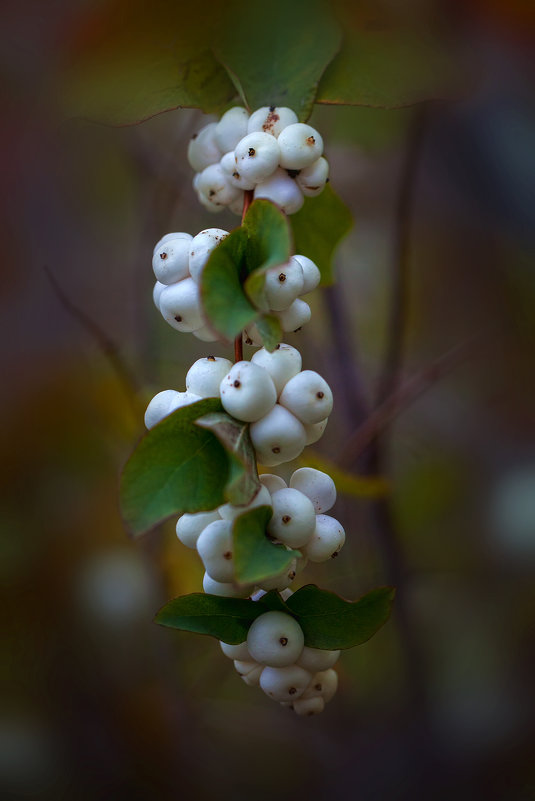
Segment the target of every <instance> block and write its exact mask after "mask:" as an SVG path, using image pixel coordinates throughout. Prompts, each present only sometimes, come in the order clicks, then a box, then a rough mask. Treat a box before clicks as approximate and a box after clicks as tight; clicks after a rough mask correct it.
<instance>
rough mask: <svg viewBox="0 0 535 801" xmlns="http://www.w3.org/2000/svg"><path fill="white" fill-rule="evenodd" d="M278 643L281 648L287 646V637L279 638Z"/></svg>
mask: <svg viewBox="0 0 535 801" xmlns="http://www.w3.org/2000/svg"><path fill="white" fill-rule="evenodd" d="M279 642H280V644H281V645H282V646H285V645H288V637H281V638H280V640H279Z"/></svg>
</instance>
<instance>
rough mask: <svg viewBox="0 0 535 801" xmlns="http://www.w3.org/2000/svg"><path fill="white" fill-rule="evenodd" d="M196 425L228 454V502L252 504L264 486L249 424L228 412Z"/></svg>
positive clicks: (213, 413)
mask: <svg viewBox="0 0 535 801" xmlns="http://www.w3.org/2000/svg"><path fill="white" fill-rule="evenodd" d="M195 424H196V425H198V426H201V427H202V428H207V429H209V430H210V431H211V432H212V433H213V434H215V436H216V437H217V438H218V440H219V442H220V443H221V444H222V445H223V447H224V448H225V450H226V452H227V455H228V457H229V460H230V474H229V478H228V480H227V484H226V486H225V499H226V500H227V502H228V503H232V504H234V505H235V506H241V505H244V504H247V503H249V502H250V501H252V500H253V498H254V496H255V495H256V494H257V492H258V491H259V490H260V488H261V486H262V484H261V483H260V479H259V478H258V471H257V469H256V455H255V452H254V448H253V443H252V442H251V437H250V436H249V425H248V424H247V423H242V422H241V421H240V420H236V419H235V418H234V417H231V416H230V415H229V414H227V413H226V412H212V413H211V414H206V415H204V416H203V417H200V418H199V419H198V420H197V421H196V423H195Z"/></svg>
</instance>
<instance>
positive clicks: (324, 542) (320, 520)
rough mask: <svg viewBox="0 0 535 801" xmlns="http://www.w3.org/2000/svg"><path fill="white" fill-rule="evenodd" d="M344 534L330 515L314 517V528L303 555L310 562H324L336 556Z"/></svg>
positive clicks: (343, 540)
mask: <svg viewBox="0 0 535 801" xmlns="http://www.w3.org/2000/svg"><path fill="white" fill-rule="evenodd" d="M345 540H346V534H345V531H344V529H343V528H342V526H341V525H340V523H339V522H338V520H336V519H335V518H334V517H330V515H316V528H315V530H314V533H313V535H312V537H311V538H310V540H309V541H308V542H307V544H306V546H305V547H304V548H303V553H304V555H305V556H307V557H308V558H309V559H310V561H311V562H326V561H327V559H333V558H334V557H335V556H338V553H339V552H340V550H341V548H342V547H343V545H344V542H345Z"/></svg>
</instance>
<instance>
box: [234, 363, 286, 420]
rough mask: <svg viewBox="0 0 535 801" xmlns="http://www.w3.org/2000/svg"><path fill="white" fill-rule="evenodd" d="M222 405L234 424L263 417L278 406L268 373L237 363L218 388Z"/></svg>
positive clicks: (252, 365)
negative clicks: (235, 420) (237, 421)
mask: <svg viewBox="0 0 535 801" xmlns="http://www.w3.org/2000/svg"><path fill="white" fill-rule="evenodd" d="M220 395H221V403H222V404H223V407H224V409H225V411H226V412H228V413H229V414H230V415H232V417H235V418H236V419H237V420H243V421H244V422H247V423H250V422H252V421H254V420H259V419H260V418H261V417H264V416H265V415H266V414H267V413H268V412H269V411H271V409H272V408H273V407H274V406H275V403H276V402H277V390H276V389H275V384H274V383H273V381H272V379H271V376H270V375H269V373H268V372H267V371H266V370H264V369H263V368H262V367H259V366H258V365H257V364H253V363H252V362H246V361H241V362H236V364H235V365H233V367H232V369H231V370H230V371H229V373H228V375H226V376H225V378H224V379H223V380H222V381H221V385H220Z"/></svg>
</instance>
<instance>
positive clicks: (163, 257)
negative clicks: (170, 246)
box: [160, 251, 167, 261]
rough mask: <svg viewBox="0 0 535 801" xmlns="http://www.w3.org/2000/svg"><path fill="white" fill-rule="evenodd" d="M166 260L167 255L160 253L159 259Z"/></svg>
mask: <svg viewBox="0 0 535 801" xmlns="http://www.w3.org/2000/svg"><path fill="white" fill-rule="evenodd" d="M166 258H167V253H166V252H165V251H164V252H163V253H160V259H161V260H162V261H164V260H165V259H166Z"/></svg>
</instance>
